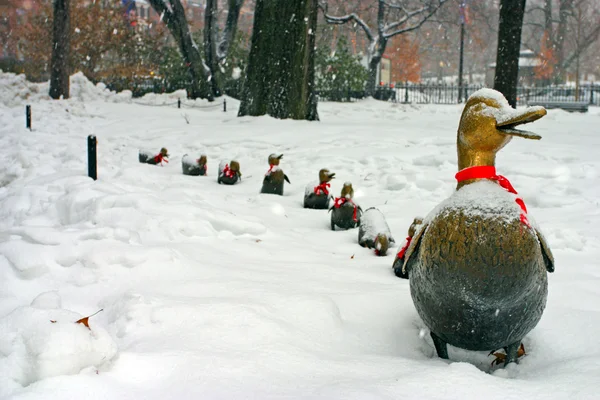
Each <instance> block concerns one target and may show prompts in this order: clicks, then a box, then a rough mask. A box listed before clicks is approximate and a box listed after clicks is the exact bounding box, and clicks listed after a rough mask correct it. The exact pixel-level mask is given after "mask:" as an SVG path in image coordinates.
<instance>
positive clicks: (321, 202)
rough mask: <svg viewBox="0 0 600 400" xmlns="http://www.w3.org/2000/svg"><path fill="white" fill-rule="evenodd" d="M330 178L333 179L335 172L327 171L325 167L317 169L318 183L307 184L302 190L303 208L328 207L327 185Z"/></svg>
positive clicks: (321, 208) (323, 208)
mask: <svg viewBox="0 0 600 400" xmlns="http://www.w3.org/2000/svg"><path fill="white" fill-rule="evenodd" d="M332 179H335V172H329V170H328V169H327V168H323V169H322V170H320V171H319V183H317V184H315V183H312V184H308V185H306V189H305V191H304V208H314V209H319V210H327V209H328V208H329V199H331V195H330V194H329V187H330V186H331V184H330V183H329V182H331V180H332Z"/></svg>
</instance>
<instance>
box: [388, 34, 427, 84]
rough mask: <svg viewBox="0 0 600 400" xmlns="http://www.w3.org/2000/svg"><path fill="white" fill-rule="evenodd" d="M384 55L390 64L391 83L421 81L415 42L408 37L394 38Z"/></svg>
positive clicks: (419, 63)
mask: <svg viewBox="0 0 600 400" xmlns="http://www.w3.org/2000/svg"><path fill="white" fill-rule="evenodd" d="M385 55H386V56H387V57H389V58H390V60H391V62H392V82H405V81H409V82H419V81H420V80H421V59H420V55H419V42H418V41H417V40H411V39H410V38H409V36H408V35H398V36H394V37H393V38H392V40H390V42H389V44H388V46H387V50H386V53H385Z"/></svg>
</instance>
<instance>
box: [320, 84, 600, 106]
mask: <svg viewBox="0 0 600 400" xmlns="http://www.w3.org/2000/svg"><path fill="white" fill-rule="evenodd" d="M483 87H484V86H483V85H465V86H463V88H462V96H459V87H458V86H457V85H436V84H415V83H404V84H400V85H394V86H379V87H377V89H376V90H375V93H374V94H373V97H374V98H375V99H377V100H383V101H392V102H395V103H404V104H458V103H460V102H464V101H465V99H467V98H468V97H469V96H470V95H471V94H473V93H474V92H475V91H477V90H479V89H481V88H483ZM317 95H318V96H319V99H320V100H322V101H343V102H352V101H357V100H360V99H363V98H365V97H367V95H366V92H365V91H364V90H350V89H335V90H318V91H317ZM459 99H460V100H459ZM544 101H547V102H564V103H577V102H581V103H583V102H585V103H586V104H589V105H600V85H594V84H585V85H580V86H579V88H578V89H576V88H575V87H573V86H566V85H564V86H559V85H557V86H542V87H518V88H517V104H518V105H528V104H529V103H540V102H544Z"/></svg>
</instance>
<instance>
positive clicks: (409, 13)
mask: <svg viewBox="0 0 600 400" xmlns="http://www.w3.org/2000/svg"><path fill="white" fill-rule="evenodd" d="M448 1H450V0H414V1H412V2H407V1H402V0H377V18H376V24H377V26H376V28H372V27H370V26H369V24H368V23H367V22H366V21H365V20H364V19H362V18H361V17H360V16H359V15H358V14H356V13H350V14H347V15H343V16H333V15H331V14H329V12H328V7H327V3H324V4H321V5H320V7H321V9H322V10H323V13H324V15H325V20H326V21H327V23H329V24H336V25H341V24H346V23H348V22H354V23H356V24H357V25H358V26H360V27H361V28H362V30H363V31H364V33H365V35H366V36H367V39H368V41H369V46H368V49H367V62H368V65H369V80H368V82H367V92H368V93H371V94H372V93H373V92H374V91H375V86H376V81H377V71H378V69H379V64H380V63H381V57H382V56H383V54H384V53H385V49H386V46H387V44H388V41H389V40H390V39H391V38H392V37H394V36H396V35H401V34H403V33H407V32H411V31H414V30H417V29H419V28H420V27H421V26H422V25H423V24H424V23H425V22H426V21H427V20H429V19H430V18H431V17H432V16H433V15H434V14H435V13H436V12H437V11H438V10H439V9H440V7H442V6H443V5H444V4H445V3H447V2H448ZM406 3H410V5H406Z"/></svg>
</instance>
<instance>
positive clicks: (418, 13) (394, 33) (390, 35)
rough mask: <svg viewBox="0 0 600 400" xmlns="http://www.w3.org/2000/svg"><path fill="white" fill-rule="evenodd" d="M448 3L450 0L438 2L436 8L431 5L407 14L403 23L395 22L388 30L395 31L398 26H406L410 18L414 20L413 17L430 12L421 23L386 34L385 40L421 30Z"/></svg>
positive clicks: (439, 0)
mask: <svg viewBox="0 0 600 400" xmlns="http://www.w3.org/2000/svg"><path fill="white" fill-rule="evenodd" d="M447 1H448V0H438V4H437V5H436V6H435V7H433V8H431V7H432V6H431V5H430V6H429V7H423V8H421V9H419V10H415V11H412V12H411V13H410V15H409V14H407V16H405V17H404V18H403V20H401V21H398V22H395V23H393V24H390V25H389V26H388V27H386V30H390V29H394V28H395V27H397V26H400V25H402V24H404V23H405V22H406V21H408V20H409V19H410V18H412V17H414V16H417V15H421V14H423V13H424V12H425V11H429V12H428V14H427V15H425V16H424V17H423V19H421V20H420V21H419V22H417V23H416V24H415V25H412V26H409V27H408V28H402V29H398V30H395V31H393V32H390V33H386V34H384V36H385V38H386V39H389V38H391V37H393V36H396V35H400V34H402V33H406V32H410V31H414V30H416V29H419V28H420V27H421V26H422V25H423V24H424V23H425V22H427V21H428V20H429V18H431V17H432V16H433V15H434V14H435V13H436V12H437V10H439V9H440V7H442V6H443V5H444V3H446V2H447Z"/></svg>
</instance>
